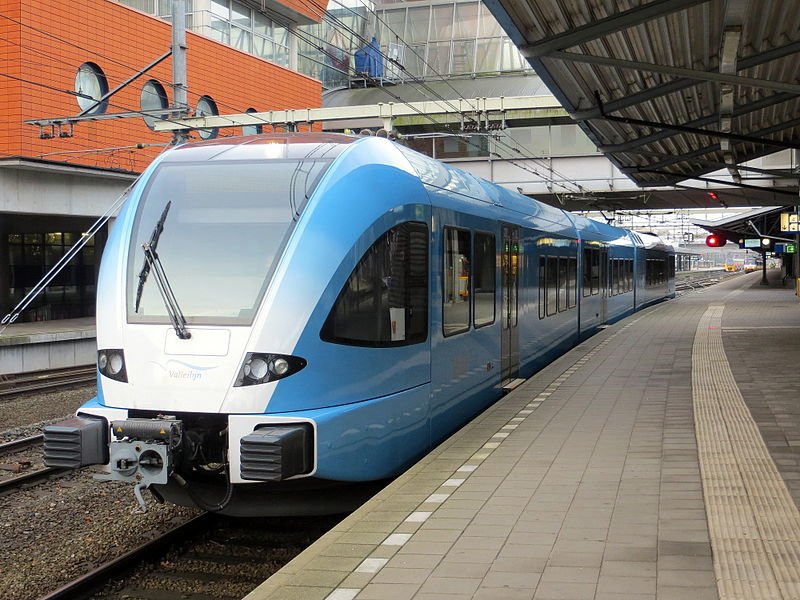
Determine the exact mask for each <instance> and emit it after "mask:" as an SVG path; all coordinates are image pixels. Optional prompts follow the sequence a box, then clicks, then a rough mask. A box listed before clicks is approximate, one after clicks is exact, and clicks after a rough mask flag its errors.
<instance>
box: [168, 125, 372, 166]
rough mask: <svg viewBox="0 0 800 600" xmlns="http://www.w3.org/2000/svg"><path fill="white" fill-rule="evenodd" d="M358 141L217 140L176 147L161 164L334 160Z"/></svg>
mask: <svg viewBox="0 0 800 600" xmlns="http://www.w3.org/2000/svg"><path fill="white" fill-rule="evenodd" d="M357 141H358V138H355V137H353V136H350V135H344V134H340V133H321V132H312V133H268V134H260V135H249V136H236V137H225V138H217V139H214V140H207V141H203V142H191V143H188V144H183V145H181V146H176V147H175V148H173V149H172V150H171V151H170V152H168V153H166V154H165V155H164V157H163V159H162V162H169V163H174V162H203V161H214V160H264V159H281V158H284V159H299V158H305V159H310V160H318V159H334V158H336V157H337V156H339V155H340V154H341V153H342V152H344V150H346V149H347V147H348V146H349V145H350V144H352V143H353V142H357Z"/></svg>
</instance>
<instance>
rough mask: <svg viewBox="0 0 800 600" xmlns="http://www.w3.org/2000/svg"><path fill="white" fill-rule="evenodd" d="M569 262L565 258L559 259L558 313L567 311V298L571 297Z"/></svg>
mask: <svg viewBox="0 0 800 600" xmlns="http://www.w3.org/2000/svg"><path fill="white" fill-rule="evenodd" d="M567 260H568V259H566V258H563V257H560V258H559V259H558V312H563V311H565V310H567V298H568V297H569V288H568V285H567Z"/></svg>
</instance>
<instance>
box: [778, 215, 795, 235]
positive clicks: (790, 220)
mask: <svg viewBox="0 0 800 600" xmlns="http://www.w3.org/2000/svg"><path fill="white" fill-rule="evenodd" d="M781 233H795V234H798V233H800V215H798V213H797V212H785V213H781Z"/></svg>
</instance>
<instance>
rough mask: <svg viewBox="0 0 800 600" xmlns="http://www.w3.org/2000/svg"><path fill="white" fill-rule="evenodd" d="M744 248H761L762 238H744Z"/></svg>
mask: <svg viewBox="0 0 800 600" xmlns="http://www.w3.org/2000/svg"><path fill="white" fill-rule="evenodd" d="M743 247H744V248H761V240H760V239H759V238H746V239H745V240H744V246H743Z"/></svg>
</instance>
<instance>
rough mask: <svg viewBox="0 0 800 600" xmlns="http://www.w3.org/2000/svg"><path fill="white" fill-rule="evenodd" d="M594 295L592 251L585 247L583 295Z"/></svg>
mask: <svg viewBox="0 0 800 600" xmlns="http://www.w3.org/2000/svg"><path fill="white" fill-rule="evenodd" d="M591 295H592V251H591V250H590V249H589V248H584V249H583V297H584V298H586V297H588V296H591Z"/></svg>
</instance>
